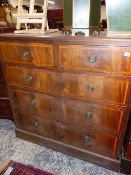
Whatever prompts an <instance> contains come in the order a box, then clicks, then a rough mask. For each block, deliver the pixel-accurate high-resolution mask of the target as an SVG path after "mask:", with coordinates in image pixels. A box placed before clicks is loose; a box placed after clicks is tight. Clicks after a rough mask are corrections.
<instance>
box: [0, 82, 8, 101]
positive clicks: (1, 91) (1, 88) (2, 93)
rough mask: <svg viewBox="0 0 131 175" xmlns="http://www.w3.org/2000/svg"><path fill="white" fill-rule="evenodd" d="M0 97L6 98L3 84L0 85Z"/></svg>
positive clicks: (5, 88)
mask: <svg viewBox="0 0 131 175" xmlns="http://www.w3.org/2000/svg"><path fill="white" fill-rule="evenodd" d="M1 97H8V92H7V87H6V84H4V83H0V98H1Z"/></svg>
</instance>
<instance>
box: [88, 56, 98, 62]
mask: <svg viewBox="0 0 131 175" xmlns="http://www.w3.org/2000/svg"><path fill="white" fill-rule="evenodd" d="M88 60H89V61H90V62H91V63H95V62H96V60H97V56H96V55H91V56H89V57H88Z"/></svg>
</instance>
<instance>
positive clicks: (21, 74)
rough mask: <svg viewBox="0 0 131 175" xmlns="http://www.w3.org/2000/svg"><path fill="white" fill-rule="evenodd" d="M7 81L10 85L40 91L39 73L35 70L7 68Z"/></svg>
mask: <svg viewBox="0 0 131 175" xmlns="http://www.w3.org/2000/svg"><path fill="white" fill-rule="evenodd" d="M7 79H8V82H9V84H10V85H18V86H24V87H30V88H34V89H41V85H40V71H39V70H37V69H24V68H16V67H8V68H7Z"/></svg>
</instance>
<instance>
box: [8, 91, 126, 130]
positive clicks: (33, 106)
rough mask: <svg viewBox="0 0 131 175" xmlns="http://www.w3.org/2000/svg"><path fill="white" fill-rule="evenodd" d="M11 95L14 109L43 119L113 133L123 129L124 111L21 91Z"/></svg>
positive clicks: (13, 92)
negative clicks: (101, 129) (93, 127)
mask: <svg viewBox="0 0 131 175" xmlns="http://www.w3.org/2000/svg"><path fill="white" fill-rule="evenodd" d="M11 94H12V99H13V105H14V106H15V107H16V108H18V109H19V110H21V109H24V110H26V111H31V112H32V113H36V114H42V115H43V116H44V117H45V118H47V117H49V118H52V119H56V120H59V121H61V122H64V123H68V124H71V125H75V126H85V125H87V124H91V125H94V126H95V127H100V128H104V129H108V130H111V131H115V132H121V130H122V127H123V121H124V119H125V110H124V109H120V108H115V107H111V106H106V105H103V106H101V105H97V104H91V103H86V102H82V101H76V100H69V99H63V98H60V97H54V96H51V95H46V94H45V95H44V94H40V93H34V92H33V93H32V92H26V91H22V90H11Z"/></svg>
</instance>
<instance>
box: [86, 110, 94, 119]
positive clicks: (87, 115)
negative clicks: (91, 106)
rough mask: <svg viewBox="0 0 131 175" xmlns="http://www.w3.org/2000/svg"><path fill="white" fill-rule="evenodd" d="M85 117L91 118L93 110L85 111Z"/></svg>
mask: <svg viewBox="0 0 131 175" xmlns="http://www.w3.org/2000/svg"><path fill="white" fill-rule="evenodd" d="M86 117H87V118H88V119H92V117H93V112H92V111H88V112H86Z"/></svg>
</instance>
